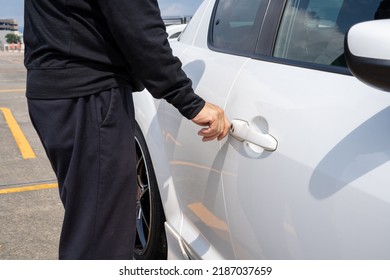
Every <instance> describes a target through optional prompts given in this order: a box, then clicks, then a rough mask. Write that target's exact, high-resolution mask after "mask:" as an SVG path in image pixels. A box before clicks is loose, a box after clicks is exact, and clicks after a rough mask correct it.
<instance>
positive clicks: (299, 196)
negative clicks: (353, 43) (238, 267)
mask: <svg viewBox="0 0 390 280" xmlns="http://www.w3.org/2000/svg"><path fill="white" fill-rule="evenodd" d="M221 1H222V0H221ZM380 2H381V1H379V0H378V1H374V0H372V1H371V0H365V1H363V0H327V1H320V0H301V1H299V0H288V1H286V3H285V4H284V1H271V4H270V7H269V9H268V14H267V16H266V17H265V18H264V25H263V29H262V36H261V37H260V40H259V43H258V46H260V47H261V48H262V49H261V48H258V52H259V54H258V56H257V57H253V58H251V59H248V60H247V61H246V62H245V64H244V65H243V66H242V68H241V70H240V72H239V75H238V76H237V78H236V80H235V82H234V85H233V86H232V88H231V91H230V95H229V99H228V101H227V104H226V108H225V109H226V113H227V115H228V116H229V117H230V118H231V119H232V120H234V122H235V124H236V125H237V128H239V129H244V130H246V132H248V131H249V132H250V133H248V135H251V139H249V140H251V141H252V142H256V141H257V142H258V143H261V141H263V139H264V137H265V136H267V137H268V136H271V137H272V139H274V140H275V141H276V143H277V146H276V150H274V151H270V150H267V149H269V147H268V148H267V147H266V149H264V148H262V147H260V146H258V145H256V144H252V143H250V142H248V141H245V140H246V138H245V137H244V138H241V139H239V140H240V141H239V140H237V139H235V138H233V137H230V138H229V139H228V140H227V142H226V143H225V144H224V145H223V148H222V149H223V153H224V154H223V163H222V165H221V167H220V169H221V170H223V172H222V177H223V178H222V180H223V192H224V194H225V199H226V211H227V219H228V220H229V231H230V234H231V240H232V247H233V250H234V253H235V257H236V258H240V259H262V258H265V259H290V258H294V259H388V258H389V257H390V237H389V236H390V219H388V216H389V214H390V176H389V174H390V164H389V159H390V94H389V93H385V92H381V91H378V90H375V89H373V88H370V87H369V86H367V85H365V84H363V83H361V82H359V81H358V80H357V79H356V78H354V77H353V76H351V75H350V74H349V72H348V70H347V68H346V65H345V62H344V59H343V37H344V34H345V32H346V31H347V30H348V28H349V27H350V26H351V25H352V24H354V23H356V22H359V21H365V20H370V19H374V18H376V17H378V15H383V14H384V13H385V11H381V7H383V4H382V5H381V3H380ZM279 11H282V16H281V21H280V25H279V18H280V17H279ZM214 20H215V17H214ZM267 22H268V23H269V24H271V23H273V25H272V24H271V25H267ZM275 22H276V23H278V25H277V26H275ZM273 31H275V32H277V33H275V34H276V36H274V33H273ZM265 41H266V42H265ZM378 47H380V46H378ZM220 51H224V50H223V49H221V50H220ZM271 150H272V149H271ZM218 169H219V168H218Z"/></svg>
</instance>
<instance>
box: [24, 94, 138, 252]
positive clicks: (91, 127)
mask: <svg viewBox="0 0 390 280" xmlns="http://www.w3.org/2000/svg"><path fill="white" fill-rule="evenodd" d="M28 107H29V113H30V117H31V120H32V123H33V125H34V127H35V129H36V131H37V132H38V135H39V137H40V139H41V141H42V144H43V146H44V148H45V150H46V153H47V156H48V158H49V160H50V162H51V164H52V167H53V170H54V172H55V174H56V175H57V179H58V184H59V192H60V197H61V200H62V203H63V205H64V208H65V215H64V221H63V227H62V232H61V238H60V246H59V258H60V259H132V257H133V247H134V242H135V218H136V216H135V209H136V192H137V186H136V172H135V170H136V167H135V141H134V129H135V128H134V127H135V120H134V109H133V100H132V95H131V90H130V89H127V88H114V89H111V90H108V91H104V92H101V93H99V94H95V95H90V96H86V97H79V98H72V99H56V100H35V99H28Z"/></svg>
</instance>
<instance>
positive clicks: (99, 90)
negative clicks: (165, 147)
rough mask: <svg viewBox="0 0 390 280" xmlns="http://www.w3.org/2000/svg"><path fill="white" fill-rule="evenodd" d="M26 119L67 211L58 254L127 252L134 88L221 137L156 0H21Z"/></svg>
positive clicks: (209, 135)
mask: <svg viewBox="0 0 390 280" xmlns="http://www.w3.org/2000/svg"><path fill="white" fill-rule="evenodd" d="M24 41H25V43H26V50H25V66H26V68H27V70H28V71H27V93H26V95H27V100H28V106H29V113H30V117H31V120H32V123H33V125H34V127H35V129H36V130H37V132H38V135H39V137H40V139H41V141H42V144H43V146H44V148H45V151H46V153H47V156H48V158H49V160H50V162H51V164H52V167H53V170H54V171H55V173H56V176H57V179H58V184H59V192H60V197H61V200H62V202H63V204H64V208H65V216H64V222H63V227H62V232H61V238H60V248H59V258H60V259H131V258H132V253H133V245H134V239H135V201H136V178H135V176H136V175H135V145H134V126H135V120H134V110H133V104H132V95H131V92H132V91H139V90H141V89H143V86H145V87H146V88H147V89H148V90H149V92H150V93H151V94H152V95H153V96H154V97H155V98H164V99H166V100H167V101H168V102H169V103H171V104H172V105H173V106H175V107H176V108H177V109H178V110H179V111H180V113H181V114H182V115H183V116H185V117H186V118H188V119H190V120H192V121H193V122H195V123H196V124H198V125H201V126H206V127H205V128H203V129H201V130H200V131H199V135H201V136H202V137H203V140H204V141H210V140H213V139H218V140H221V139H222V138H224V137H225V136H226V135H227V133H228V130H229V127H230V124H229V121H228V120H227V118H226V117H225V116H224V112H223V110H222V109H221V108H219V107H217V106H215V105H213V104H210V103H207V102H205V101H204V100H203V99H202V98H200V97H199V96H198V95H196V94H195V93H194V92H193V89H192V85H191V81H190V80H189V79H188V78H187V76H186V75H185V74H184V72H183V70H182V69H181V63H180V61H179V60H178V59H177V58H176V57H174V56H173V55H172V51H171V49H170V47H169V44H168V41H167V38H166V32H165V26H164V23H163V21H162V19H161V16H160V12H159V7H158V4H157V0H84V1H82V0H67V1H66V0H26V1H25V30H24Z"/></svg>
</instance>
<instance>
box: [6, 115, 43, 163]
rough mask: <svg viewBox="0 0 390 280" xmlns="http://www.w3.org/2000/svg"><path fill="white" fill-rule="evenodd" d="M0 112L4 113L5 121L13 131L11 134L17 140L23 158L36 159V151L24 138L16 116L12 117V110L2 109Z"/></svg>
mask: <svg viewBox="0 0 390 280" xmlns="http://www.w3.org/2000/svg"><path fill="white" fill-rule="evenodd" d="M0 110H1V111H2V112H3V115H4V118H5V121H6V122H7V124H8V127H9V129H10V130H11V133H12V135H13V137H14V139H15V142H16V144H17V145H18V147H19V150H20V152H21V154H22V157H23V158H24V159H29V158H36V155H35V153H34V151H33V150H32V148H31V146H30V144H29V143H28V141H27V139H26V137H25V136H24V134H23V132H22V130H21V129H20V127H19V125H18V123H17V122H16V120H15V118H14V116H13V115H12V113H11V110H10V109H8V108H0Z"/></svg>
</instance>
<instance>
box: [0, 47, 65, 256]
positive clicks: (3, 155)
mask: <svg viewBox="0 0 390 280" xmlns="http://www.w3.org/2000/svg"><path fill="white" fill-rule="evenodd" d="M25 82H26V70H25V68H24V66H23V53H22V52H1V51H0V260H51V259H57V258H58V253H57V250H58V241H59V234H60V229H61V222H62V217H63V207H62V205H61V202H60V200H59V196H58V188H57V186H56V181H55V176H54V173H53V171H52V169H51V167H50V163H49V162H48V160H47V158H46V155H45V152H44V149H43V147H42V145H41V143H40V141H39V138H38V135H37V134H36V132H35V130H34V128H33V126H32V124H31V122H30V119H29V116H28V109H27V104H26V97H25V87H26V86H25Z"/></svg>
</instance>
